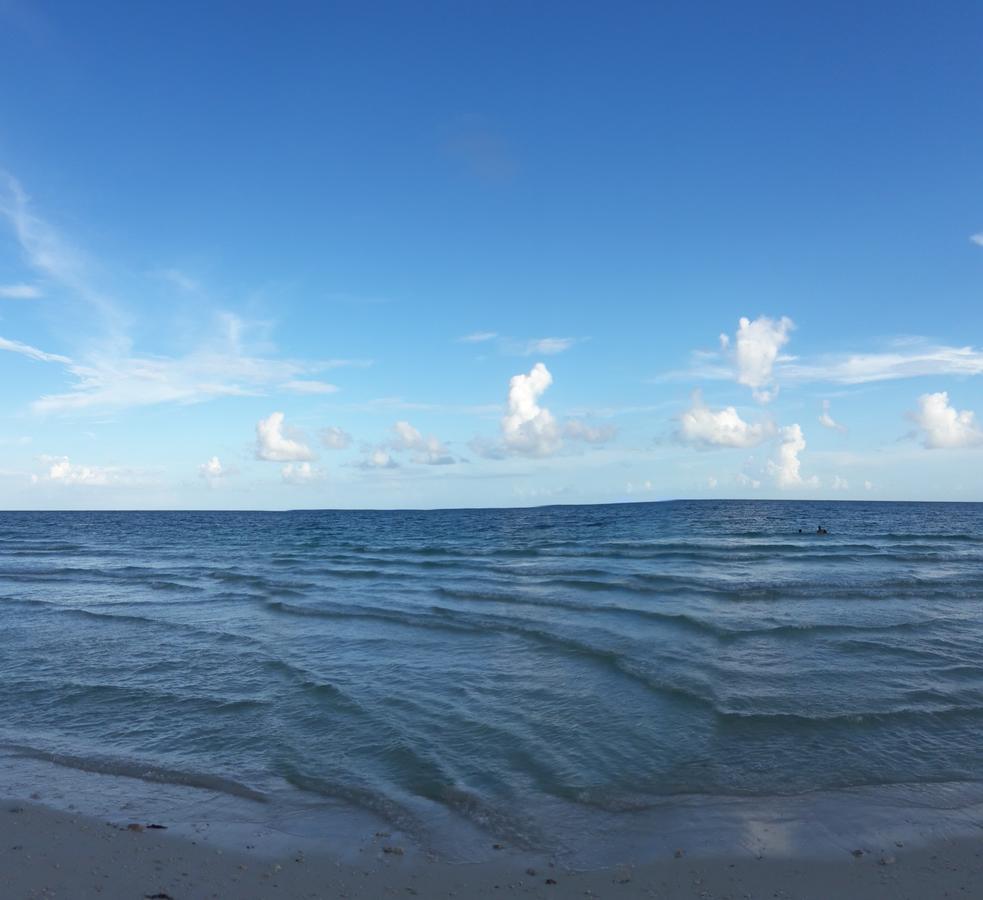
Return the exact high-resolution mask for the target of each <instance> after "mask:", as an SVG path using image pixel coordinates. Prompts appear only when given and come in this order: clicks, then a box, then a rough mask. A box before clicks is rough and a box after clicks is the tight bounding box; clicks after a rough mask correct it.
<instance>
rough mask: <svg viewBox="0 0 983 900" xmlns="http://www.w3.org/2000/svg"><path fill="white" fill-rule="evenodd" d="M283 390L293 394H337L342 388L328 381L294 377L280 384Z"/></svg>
mask: <svg viewBox="0 0 983 900" xmlns="http://www.w3.org/2000/svg"><path fill="white" fill-rule="evenodd" d="M280 388H281V390H284V391H288V392H289V393H291V394H335V393H337V392H338V391H340V390H341V388H339V387H338V385H336V384H329V383H328V382H326V381H309V380H301V379H294V380H293V381H286V382H284V383H283V384H281V385H280Z"/></svg>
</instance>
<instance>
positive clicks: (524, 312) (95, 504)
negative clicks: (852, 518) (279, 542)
mask: <svg viewBox="0 0 983 900" xmlns="http://www.w3.org/2000/svg"><path fill="white" fill-rule="evenodd" d="M981 162H983V5H981V4H980V3H978V2H961V0H953V2H949V3H945V4H936V5H934V6H933V5H931V4H925V3H908V2H891V3H887V2H883V3H879V2H870V3H863V4H858V3H855V2H849V3H847V2H835V0H834V2H823V3H809V2H803V3H797V4H788V3H783V2H774V3H764V2H755V0H751V2H747V3H741V4H736V3H725V2H685V3H683V2H680V3H671V2H659V3H655V2H651V0H649V2H644V3H635V2H618V3H612V4H597V3H590V4H588V3H582V2H563V3H559V2H541V3H528V2H511V0H499V2H479V0H474V2H463V3H462V2H459V0H458V2H442V0H428V2H425V3H410V2H402V0H388V2H382V3H376V2H372V0H360V2H357V3H356V2H349V3H333V2H317V3H314V2H310V3H307V2H291V0H286V2H283V3H277V4H269V3H257V2H242V0H237V2H234V3H233V2H210V3H190V2H171V3H166V4H161V3H158V4H133V3H128V2H113V0H102V2H99V3H90V4H82V3H77V2H54V0H37V2H29V0H0V508H3V509H72V508H85V509H101V508H125V509H158V508H163V509H167V508H180V509H223V508H229V509H240V508H247V509H284V508H299V507H308V508H320V507H337V508H416V507H475V506H524V505H540V504H549V503H595V502H617V501H626V500H629V501H637V500H661V499H671V498H684V497H685V498H742V497H749V498H750V497H760V498H782V497H788V498H815V499H869V500H973V501H983V476H981V472H983V290H981V288H983V165H981Z"/></svg>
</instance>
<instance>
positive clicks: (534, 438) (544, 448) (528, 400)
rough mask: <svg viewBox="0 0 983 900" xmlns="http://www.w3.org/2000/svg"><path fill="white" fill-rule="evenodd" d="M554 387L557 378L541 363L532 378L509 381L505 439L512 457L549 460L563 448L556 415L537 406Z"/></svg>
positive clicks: (503, 433)
mask: <svg viewBox="0 0 983 900" xmlns="http://www.w3.org/2000/svg"><path fill="white" fill-rule="evenodd" d="M552 383H553V376H552V375H551V374H550V371H549V369H547V368H546V366H545V365H543V363H541V362H538V363H536V365H534V366H533V367H532V369H531V370H530V371H529V374H528V375H513V376H512V378H511V380H510V381H509V401H508V402H509V411H508V414H507V415H506V416H505V417H504V418H503V419H502V439H503V441H504V444H505V447H506V448H507V449H508V450H509V451H510V452H512V453H518V454H522V455H525V456H549V455H550V454H551V453H555V452H556V451H557V450H558V449H559V448H560V443H561V440H560V429H559V427H558V425H557V423H556V420H555V419H554V418H553V414H552V413H551V412H550V411H549V410H548V409H546V408H545V407H541V406H540V405H539V403H538V402H537V401H538V400H539V398H540V397H541V396H542V395H543V393H544V392H545V391H546V389H547V388H548V387H549V386H550V385H551V384H552Z"/></svg>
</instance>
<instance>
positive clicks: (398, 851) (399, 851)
mask: <svg viewBox="0 0 983 900" xmlns="http://www.w3.org/2000/svg"><path fill="white" fill-rule="evenodd" d="M382 852H383V853H388V854H390V855H391V856H402V855H403V853H404V852H405V851H404V850H403V848H402V847H391V846H388V845H387V846H385V847H383V848H382Z"/></svg>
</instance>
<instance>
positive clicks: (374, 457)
mask: <svg viewBox="0 0 983 900" xmlns="http://www.w3.org/2000/svg"><path fill="white" fill-rule="evenodd" d="M358 467H359V468H360V469H397V468H399V463H398V462H396V460H394V459H393V458H392V456H391V455H390V454H389V453H388V452H387V451H385V450H383V449H381V448H378V447H377V448H376V449H374V450H368V451H367V452H366V454H365V456H364V457H363V458H362V460H361V462H359V463H358Z"/></svg>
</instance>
